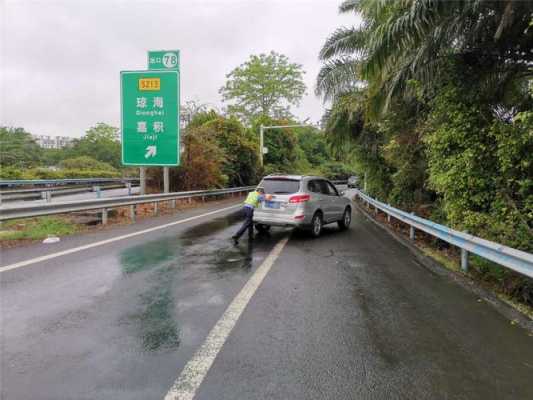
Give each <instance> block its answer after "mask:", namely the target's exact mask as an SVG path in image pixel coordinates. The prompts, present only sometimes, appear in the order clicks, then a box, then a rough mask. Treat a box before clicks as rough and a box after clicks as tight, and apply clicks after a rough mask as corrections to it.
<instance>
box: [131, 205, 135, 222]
mask: <svg viewBox="0 0 533 400" xmlns="http://www.w3.org/2000/svg"><path fill="white" fill-rule="evenodd" d="M130 219H131V222H135V205H134V204H132V205H131V206H130Z"/></svg>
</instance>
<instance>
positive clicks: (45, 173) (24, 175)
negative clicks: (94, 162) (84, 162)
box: [0, 168, 120, 179]
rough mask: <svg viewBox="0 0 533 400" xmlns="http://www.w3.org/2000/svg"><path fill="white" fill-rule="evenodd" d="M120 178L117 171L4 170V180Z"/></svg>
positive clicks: (1, 176) (2, 172)
mask: <svg viewBox="0 0 533 400" xmlns="http://www.w3.org/2000/svg"><path fill="white" fill-rule="evenodd" d="M115 177H120V173H119V172H118V171H116V170H111V171H110V170H91V169H85V170H81V169H62V170H52V169H46V168H32V169H26V170H21V169H18V168H2V169H1V170H0V178H2V179H76V178H115Z"/></svg>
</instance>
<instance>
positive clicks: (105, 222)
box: [102, 208, 107, 225]
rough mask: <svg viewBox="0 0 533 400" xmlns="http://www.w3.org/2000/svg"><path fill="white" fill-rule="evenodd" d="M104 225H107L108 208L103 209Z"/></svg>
mask: <svg viewBox="0 0 533 400" xmlns="http://www.w3.org/2000/svg"><path fill="white" fill-rule="evenodd" d="M102 225H107V208H102Z"/></svg>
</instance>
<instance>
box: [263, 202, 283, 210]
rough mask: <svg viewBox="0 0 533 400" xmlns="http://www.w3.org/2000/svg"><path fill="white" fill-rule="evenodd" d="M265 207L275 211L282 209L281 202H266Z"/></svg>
mask: <svg viewBox="0 0 533 400" xmlns="http://www.w3.org/2000/svg"><path fill="white" fill-rule="evenodd" d="M265 207H266V208H274V209H276V210H277V209H279V207H280V203H279V201H268V200H267V201H265Z"/></svg>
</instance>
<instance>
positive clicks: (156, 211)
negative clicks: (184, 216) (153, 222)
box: [154, 201, 159, 217]
mask: <svg viewBox="0 0 533 400" xmlns="http://www.w3.org/2000/svg"><path fill="white" fill-rule="evenodd" d="M154 215H155V216H156V217H157V216H158V215H159V203H158V202H157V201H156V202H155V203H154Z"/></svg>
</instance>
